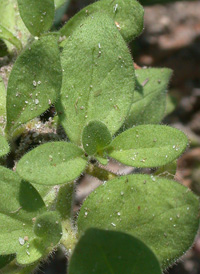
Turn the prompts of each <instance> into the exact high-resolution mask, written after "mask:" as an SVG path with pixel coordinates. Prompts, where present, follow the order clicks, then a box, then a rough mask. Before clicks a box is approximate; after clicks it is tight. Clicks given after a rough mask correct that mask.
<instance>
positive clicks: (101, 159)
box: [95, 156, 109, 166]
mask: <svg viewBox="0 0 200 274" xmlns="http://www.w3.org/2000/svg"><path fill="white" fill-rule="evenodd" d="M95 159H96V160H97V161H98V162H99V163H100V164H102V165H103V166H106V165H107V164H108V162H109V160H108V158H103V157H101V156H95Z"/></svg>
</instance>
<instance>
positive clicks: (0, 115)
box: [0, 76, 6, 132]
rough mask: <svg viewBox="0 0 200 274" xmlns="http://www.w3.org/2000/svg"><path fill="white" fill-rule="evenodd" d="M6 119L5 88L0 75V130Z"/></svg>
mask: <svg viewBox="0 0 200 274" xmlns="http://www.w3.org/2000/svg"><path fill="white" fill-rule="evenodd" d="M5 120H6V89H5V86H4V82H3V79H2V78H1V76H0V131H1V132H3V130H2V128H3V127H4V125H5Z"/></svg>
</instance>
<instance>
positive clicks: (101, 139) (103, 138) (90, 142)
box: [82, 121, 112, 155]
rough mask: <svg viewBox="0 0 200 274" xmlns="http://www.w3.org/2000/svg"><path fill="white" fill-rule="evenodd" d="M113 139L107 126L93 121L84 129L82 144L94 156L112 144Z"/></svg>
mask: <svg viewBox="0 0 200 274" xmlns="http://www.w3.org/2000/svg"><path fill="white" fill-rule="evenodd" d="M111 141H112V137H111V134H110V132H109V131H108V129H107V127H106V125H105V124H103V123H102V122H100V121H91V122H89V123H88V125H86V126H85V127H84V129H83V135H82V143H83V147H84V150H85V151H86V152H87V153H88V154H89V155H93V154H95V153H97V152H99V151H101V150H103V149H104V148H105V147H106V146H108V145H109V144H110V142H111Z"/></svg>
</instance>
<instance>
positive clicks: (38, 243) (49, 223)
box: [17, 212, 62, 265]
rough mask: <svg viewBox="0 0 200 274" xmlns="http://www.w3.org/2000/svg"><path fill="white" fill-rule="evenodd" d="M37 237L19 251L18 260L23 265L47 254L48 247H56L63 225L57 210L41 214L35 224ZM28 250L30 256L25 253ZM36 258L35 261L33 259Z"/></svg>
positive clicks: (34, 229)
mask: <svg viewBox="0 0 200 274" xmlns="http://www.w3.org/2000/svg"><path fill="white" fill-rule="evenodd" d="M33 231H34V235H35V238H34V239H33V240H30V242H29V243H26V244H25V245H23V247H22V248H21V250H20V251H19V252H18V253H17V262H18V263H19V264H21V265H27V264H31V263H33V262H34V261H36V259H39V258H40V257H42V256H44V255H47V254H48V252H46V249H47V248H48V247H52V248H53V247H55V246H56V245H57V244H58V242H59V241H60V238H61V237H62V226H61V223H60V218H59V215H58V213H57V212H45V213H43V214H41V215H39V216H38V217H37V218H36V220H35V222H34V226H33ZM27 250H28V252H29V253H28V257H26V258H25V256H24V255H25V254H26V253H27ZM33 258H34V261H33Z"/></svg>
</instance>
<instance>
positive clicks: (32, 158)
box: [17, 142, 87, 185]
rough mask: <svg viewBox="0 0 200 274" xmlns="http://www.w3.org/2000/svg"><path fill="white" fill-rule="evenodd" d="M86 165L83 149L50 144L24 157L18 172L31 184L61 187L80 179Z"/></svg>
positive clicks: (63, 143) (70, 145) (65, 143)
mask: <svg viewBox="0 0 200 274" xmlns="http://www.w3.org/2000/svg"><path fill="white" fill-rule="evenodd" d="M86 165H87V160H86V158H85V156H84V151H83V150H82V149H81V148H79V147H77V146H75V145H73V144H71V143H67V142H50V143H46V144H43V145H41V146H38V147H37V148H35V149H33V150H32V151H30V152H28V153H27V154H26V155H24V156H23V157H22V158H21V159H20V161H19V162H18V165H17V172H18V174H19V175H20V176H21V177H22V178H23V179H24V180H27V181H29V182H31V183H35V184H41V185H59V184H65V183H67V182H70V181H73V180H74V179H76V178H77V177H79V175H80V174H81V172H83V171H84V169H85V167H86Z"/></svg>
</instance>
